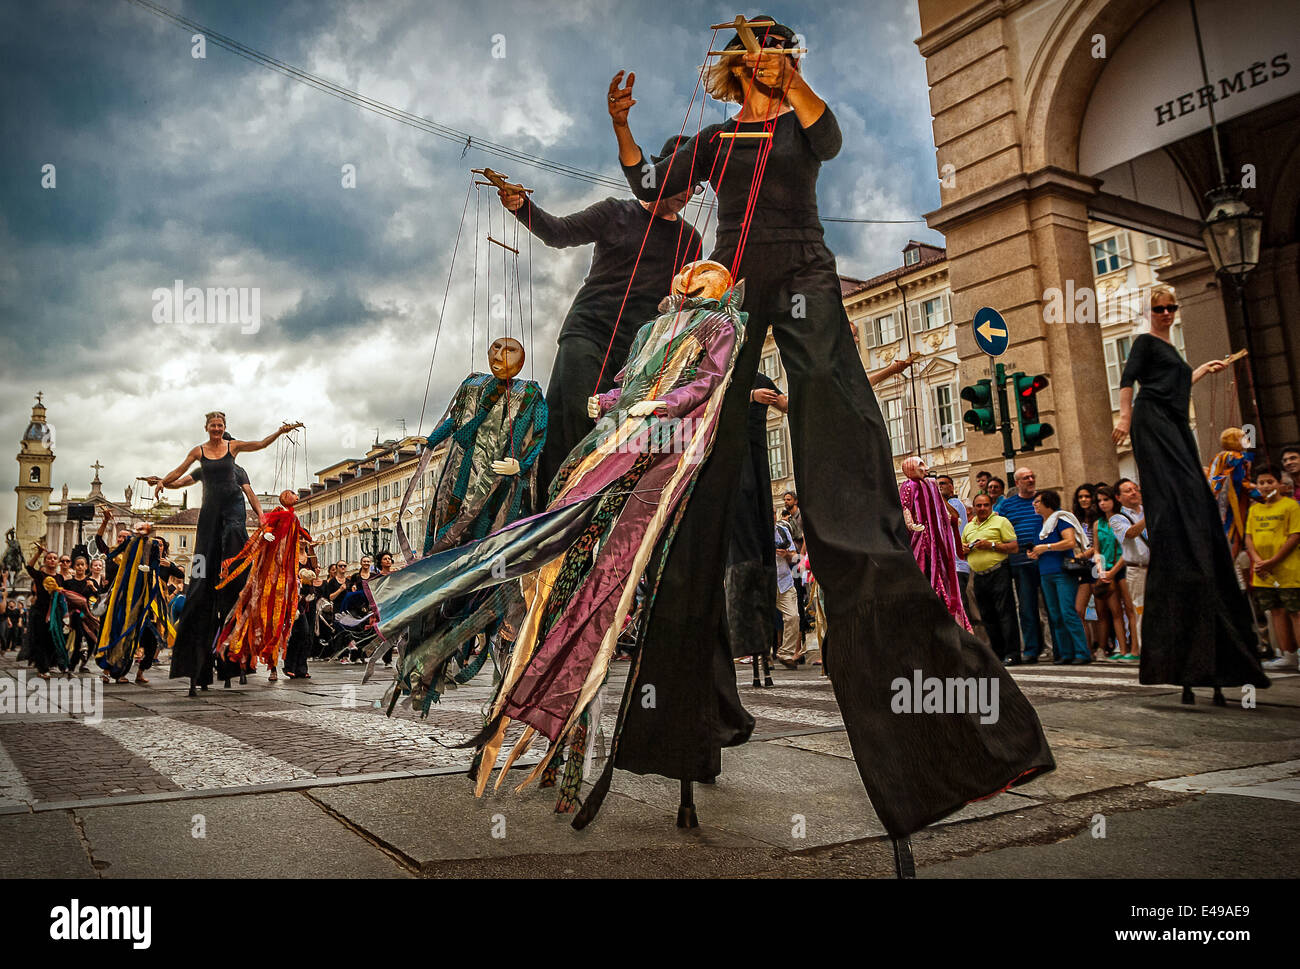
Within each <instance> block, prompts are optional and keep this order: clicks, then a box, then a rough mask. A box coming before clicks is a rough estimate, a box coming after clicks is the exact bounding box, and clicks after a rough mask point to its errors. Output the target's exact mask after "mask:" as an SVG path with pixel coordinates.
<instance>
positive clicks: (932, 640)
mask: <svg viewBox="0 0 1300 969" xmlns="http://www.w3.org/2000/svg"><path fill="white" fill-rule="evenodd" d="M736 127H739V128H741V129H744V130H750V131H757V130H759V129H760V128H761V127H762V125H761V124H760V123H757V122H755V123H740V124H737V123H736V122H734V121H729V122H725V123H724V124H721V125H710V126H708V127H706V128H704V129H702V131H701V132H700V133H699V134H698V135H696V136H694V137H693V138H691V139H690V140H689V141H687V142H686V143H685V144H683V146H682V147H681V149H680V150H679V151H678V152H677V154H676V155H674V156H673V157H672V159H671V161H672V168H671V174H670V173H669V161H664V162H662V163H660V164H659V165H658V166H656V171H655V176H656V177H655V179H654V180H653V183H652V184H654V185H655V186H663V188H662V191H663V194H664V195H665V196H668V195H672V194H674V193H676V192H680V191H682V190H684V189H685V188H687V187H688V186H689V185H690V184H692V183H693V182H694V181H695V180H703V179H705V178H708V179H709V181H710V183H711V184H712V185H713V187H714V191H715V192H717V194H718V231H717V248H716V250H715V251H714V253H713V255H712V256H711V257H710V258H712V259H715V260H717V261H719V262H721V263H723V264H724V265H727V266H730V265H731V264H732V263H733V262H734V260H735V255H736V251H737V247H738V245H739V237H740V232H741V228H742V221H743V217H744V214H745V211H746V206H747V201H748V198H749V190H750V186H751V184H752V179H753V174H754V171H755V167H756V161H757V159H758V151H759V147H760V142H761V141H762V139H755V138H737V139H719V138H717V137H716V136H717V134H718V133H719V131H720V130H722V129H724V128H725V129H727V130H731V129H733V128H736ZM840 144H841V137H840V131H839V125H838V123H837V122H836V120H835V116H834V114H833V113H832V111H831V109H830V108H829V107H827V108H826V109H825V110H824V112H823V113H822V115H821V117H819V118H818V119H817V121H815V122H814V123H813V124H811V125H809V126H808V127H807V128H805V127H803V126H802V125H801V124H800V122H799V120H798V118H797V117H796V115H795V114H794V112H788V113H786V114H783V115H781V116H780V117H779V118H778V119H776V121H775V123H774V127H773V131H772V136H771V149H770V155H769V156H768V158H767V162H766V167H765V172H764V176H763V180H762V183H761V186H760V188H759V191H758V197H757V200H756V205H755V207H754V210H753V215H752V219H751V223H750V229H749V236H748V240H747V242H746V244H745V249H744V252H743V258H742V259H741V260H740V263H739V265H738V266H737V267H736V268H735V270H734V272H733V276H734V277H735V278H736V279H737V280H740V279H743V280H744V281H745V285H746V290H745V303H744V310H745V311H746V312H747V313H748V314H749V320H748V325H747V332H746V334H745V344H744V347H743V348H742V350H741V353H740V357H739V359H738V360H737V362H736V365H735V369H734V371H733V374H732V381H731V385H730V387H729V388H728V390H727V393H726V397H725V398H724V403H723V406H722V412H721V415H720V418H719V426H718V432H717V439H716V442H715V444H714V447H713V451H712V453H711V454H710V456H709V458H708V459H707V461H706V462H705V464H704V466H703V468H702V469H701V471H700V474H699V477H698V478H697V480H696V483H695V488H694V491H693V493H692V496H691V499H690V503H689V505H688V506H687V507H686V510H685V513H684V515H683V516H682V519H681V521H680V523H679V525H678V528H677V532H676V537H675V539H674V541H673V543H672V547H671V550H670V551H669V553H668V558H667V566H666V569H665V572H664V575H663V578H662V580H661V582H660V583H659V586H658V588H657V589H656V590H655V598H654V601H653V604H652V607H651V613H650V617H649V620H648V624H647V627H646V630H645V633H644V639H643V646H642V649H641V651H640V652H641V655H642V657H643V661H642V664H641V667H640V668H639V670H637V671H636V675H634V676H629V678H628V684H629V685H628V689H629V691H630V690H632V689H633V688H634V686H635V684H636V683H637V682H642V683H653V684H655V686H656V693H657V703H656V705H655V707H654V708H652V709H647V708H644V707H642V706H641V705H640V704H637V703H634V702H630V700H629V699H628V697H629V696H630V694H626V695H625V698H624V703H625V705H626V707H627V710H628V713H627V718H626V727H625V729H624V731H623V735H622V737H621V739H616V744H617V745H618V746H617V751H616V754H615V757H614V758H611V761H612V762H613V763H616V765H617V766H618V767H620V768H623V769H626V770H631V771H634V772H636V773H643V774H644V773H655V774H661V775H663V776H666V777H675V778H679V779H683V780H709V779H712V778H713V777H716V776H717V775H718V774H719V773H720V772H721V751H720V749H719V745H718V738H719V737H720V736H721V734H722V731H723V728H724V726H725V718H726V716H727V713H728V711H729V710H730V709H731V704H732V703H733V702H734V698H735V697H736V680H735V668H734V666H732V663H731V659H730V655H729V654H730V650H729V649H728V646H727V636H726V631H725V629H724V625H723V615H724V612H725V596H724V594H723V582H722V576H723V573H724V569H725V564H726V556H727V550H728V544H729V543H728V541H727V534H726V532H727V529H728V528H729V527H730V525H731V522H732V521H733V515H734V500H735V495H736V483H737V481H738V480H739V477H740V465H741V462H742V460H744V459H745V454H746V447H745V440H746V439H745V421H746V412H747V410H748V402H749V391H750V388H751V387H753V382H754V375H755V374H756V373H757V371H758V363H759V359H760V357H761V355H762V348H763V339H764V337H765V336H766V334H767V330H768V327H769V326H771V327H772V328H773V331H774V334H775V337H776V342H777V346H778V347H779V348H780V351H781V360H782V363H783V364H784V366H785V370H786V374H787V376H788V378H789V396H790V410H789V421H790V436H791V439H792V442H793V450H794V470H795V479H796V483H797V487H798V491H799V498H800V505H801V507H802V509H803V520H804V534H805V538H806V541H807V546H808V551H809V557H810V559H811V564H812V568H813V571H814V572H815V573H816V575H817V579H818V582H819V583H820V584H821V586H822V588H823V589H824V590H825V597H826V614H827V630H828V631H827V638H826V643H825V645H824V647H823V650H824V657H825V658H824V663H825V669H826V672H827V674H828V675H829V677H830V679H831V684H832V687H833V688H834V690H835V697H836V699H837V701H838V702H839V706H840V711H841V714H842V715H843V717H844V724H845V729H846V731H847V733H848V736H849V742H850V744H851V746H852V748H853V755H854V759H855V760H856V762H857V766H858V771H859V773H860V774H861V776H862V781H863V784H864V786H865V787H866V790H867V794H868V796H869V797H870V798H871V803H872V806H873V807H874V808H875V810H876V813H877V814H878V815H879V817H880V820H881V822H882V823H883V824H884V826H885V829H886V830H887V831H888V832H889V833H890V834H891V835H893V836H895V837H899V836H903V835H907V834H910V833H911V832H913V831H916V830H918V829H919V828H922V827H924V826H925V825H927V824H930V823H931V822H934V821H937V820H939V819H940V818H943V817H946V816H947V815H949V814H952V813H953V812H954V811H957V810H960V809H961V808H962V806H963V805H965V804H966V803H968V802H969V801H972V800H976V799H979V798H983V797H986V796H988V795H991V794H993V793H995V792H998V791H1001V790H1003V789H1004V788H1006V787H1008V786H1009V785H1012V784H1015V783H1020V782H1023V781H1025V780H1028V779H1029V778H1030V777H1032V776H1034V775H1036V774H1039V773H1042V772H1045V771H1047V770H1051V769H1052V768H1054V767H1055V766H1056V765H1055V762H1054V761H1053V759H1052V755H1051V751H1050V750H1049V748H1048V746H1047V739H1046V738H1045V737H1044V735H1043V730H1042V726H1041V724H1040V723H1039V722H1038V716H1037V715H1036V714H1035V712H1034V709H1033V707H1031V706H1030V704H1029V702H1028V701H1027V700H1026V699H1025V698H1024V696H1023V694H1021V692H1020V690H1019V689H1018V688H1017V686H1016V684H1015V681H1014V680H1012V679H1011V677H1010V675H1009V674H1008V673H1007V672H1006V670H1004V669H1003V666H1002V663H1001V661H1000V659H999V658H998V657H997V656H995V655H993V651H992V650H991V649H989V647H988V646H987V645H985V644H984V643H982V642H980V641H979V640H978V639H976V638H975V637H974V636H972V635H971V634H969V633H967V632H965V631H964V630H962V629H961V628H960V627H958V626H957V624H956V623H955V622H953V620H952V616H951V615H949V613H948V610H947V608H945V606H944V605H943V603H942V602H940V601H939V598H938V597H937V596H936V595H935V593H934V590H933V589H932V588H931V587H930V583H929V582H928V581H927V580H926V578H925V576H924V575H922V574H921V570H920V569H919V568H918V567H917V564H916V560H915V559H914V558H913V557H912V550H911V544H910V542H909V540H908V532H907V530H906V527H905V526H904V524H903V510H902V506H901V504H900V503H899V498H898V488H897V485H896V484H895V479H894V462H893V454H892V450H891V447H890V439H889V433H888V430H887V429H886V427H885V422H884V419H883V418H882V417H881V413H880V405H879V403H878V402H877V400H876V396H875V394H874V392H873V391H872V389H871V385H870V384H869V383H868V381H867V375H866V372H865V370H864V369H863V368H862V367H861V366H859V365H857V362H856V352H855V348H854V345H853V339H852V333H851V330H850V325H849V320H848V316H847V314H846V312H845V310H844V302H843V298H842V296H841V292H840V280H839V274H838V272H837V270H836V266H835V257H834V255H833V254H832V253H831V251H830V250H829V249H828V248H827V247H826V245H825V243H824V241H823V230H822V226H821V221H820V219H819V217H818V214H817V190H816V183H817V175H818V172H819V170H820V168H821V164H822V162H823V161H825V160H828V159H830V158H833V157H834V156H835V155H836V154H837V153H838V152H839V149H840ZM728 152H729V153H730V155H729V157H725V156H727V153H728ZM724 164H725V166H726V167H725V175H724V174H723V172H724V169H723V165H724ZM624 175H625V177H626V178H627V179H628V184H629V186H630V187H631V189H632V192H633V194H634V195H637V196H638V197H639V198H642V199H644V200H647V201H653V200H654V198H655V196H657V195H658V193H659V188H657V187H656V188H647V187H646V184H645V182H643V181H642V179H643V173H642V171H641V167H640V165H639V164H638V165H630V166H625V167H624ZM649 181H651V180H650V179H646V182H649ZM918 670H919V671H922V673H923V675H924V676H925V677H937V678H940V679H954V680H955V679H962V680H967V679H969V678H972V677H973V678H975V680H976V682H984V683H988V682H991V681H993V680H996V682H997V686H998V691H999V702H1000V710H999V716H998V717H997V719H996V721H995V722H992V723H981V722H980V720H981V717H980V716H979V714H978V713H976V712H971V711H967V712H962V713H956V712H954V713H945V714H938V715H925V714H921V715H910V716H909V715H905V714H904V715H899V714H897V713H895V712H893V709H892V708H891V701H892V700H893V698H894V696H895V693H894V691H893V690H892V689H891V684H893V683H894V682H895V681H896V680H897V679H898V678H900V677H901V678H904V679H905V680H910V678H911V677H912V676H913V675H914V673H915V672H916V671H918ZM608 784H609V775H608V773H606V774H604V775H602V777H601V778H600V780H599V781H598V782H597V786H596V788H594V789H593V791H592V793H591V794H589V795H588V804H587V805H584V809H583V811H582V812H580V813H579V816H578V817H577V818H575V819H574V823H575V824H576V825H581V824H585V823H586V822H587V821H588V820H589V819H590V816H591V815H592V814H593V813H594V811H595V809H596V807H598V805H599V801H600V798H601V797H603V795H604V793H605V791H607V790H608ZM588 806H590V808H591V809H590V810H588Z"/></svg>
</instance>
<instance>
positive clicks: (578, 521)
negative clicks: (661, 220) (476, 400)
mask: <svg viewBox="0 0 1300 969" xmlns="http://www.w3.org/2000/svg"><path fill="white" fill-rule="evenodd" d="M743 298H744V293H743V284H740V285H737V286H735V287H734V288H732V286H731V274H730V273H729V272H728V271H727V269H726V267H724V266H722V265H720V264H718V263H715V262H708V261H703V262H698V263H691V264H689V265H687V266H685V267H683V269H682V271H681V272H680V273H679V274H678V276H677V277H676V278H675V279H674V281H673V293H672V295H670V296H669V297H667V298H666V299H665V300H664V302H663V303H661V304H660V315H659V316H658V317H656V318H655V319H654V320H653V321H651V322H650V323H647V324H646V325H645V326H643V327H642V328H641V330H640V331H639V332H638V333H637V336H636V340H635V341H634V343H633V345H632V349H631V352H630V354H629V358H628V362H627V365H626V366H625V367H624V369H623V371H622V372H621V373H620V374H619V375H618V378H617V379H618V385H617V386H616V387H615V389H613V390H612V391H610V392H609V393H606V394H602V395H600V396H598V397H592V398H591V399H590V401H589V411H588V412H589V413H590V414H591V416H592V417H593V418H595V419H597V424H596V427H595V428H594V429H593V430H592V432H591V433H590V434H588V435H587V437H586V438H584V439H583V440H582V441H581V442H580V443H579V444H578V446H577V447H575V448H574V450H573V451H572V452H571V453H570V455H569V457H568V459H567V460H566V461H565V463H564V465H563V466H562V467H561V469H560V471H559V473H558V474H557V475H556V477H555V481H554V482H553V483H552V486H551V493H550V498H551V501H550V505H549V506H548V508H547V510H546V511H545V512H543V513H541V514H538V515H535V516H533V517H531V518H528V519H524V520H522V521H519V522H516V523H515V524H514V525H511V526H508V527H506V528H505V529H502V530H501V531H498V532H495V533H493V534H492V535H490V536H488V537H487V538H486V539H484V540H482V541H479V542H473V543H470V544H468V545H466V546H465V547H463V548H461V549H455V550H451V551H449V552H445V553H442V554H437V555H433V556H430V557H428V558H426V559H424V560H422V561H420V562H417V563H415V564H414V565H411V566H408V567H407V568H406V569H403V570H401V571H400V572H396V573H394V574H392V575H390V576H384V577H382V578H379V579H375V580H373V581H372V582H371V583H370V591H371V594H372V597H373V599H374V604H375V607H376V609H377V611H378V614H379V619H380V631H381V633H388V632H390V631H393V632H395V631H396V630H398V629H401V628H402V627H404V626H406V625H407V624H409V623H411V622H412V621H413V620H414V619H417V618H418V617H420V616H422V615H426V614H428V612H429V611H430V610H432V609H435V608H436V607H437V604H438V603H439V602H442V601H445V600H446V599H448V598H451V597H452V596H456V595H461V594H464V593H465V592H468V591H474V590H477V589H482V588H486V587H489V586H492V585H494V584H495V585H498V586H499V587H500V588H503V589H505V588H509V586H510V585H512V583H510V582H508V580H509V579H512V578H514V577H517V576H522V579H523V581H522V588H523V598H524V602H525V604H526V614H525V615H524V616H523V619H522V622H521V625H520V628H519V630H518V635H517V637H516V639H515V641H514V645H513V649H512V650H511V652H510V654H509V658H508V661H507V664H506V667H505V670H504V675H503V678H502V682H501V684H500V686H499V689H498V692H497V694H496V697H495V699H494V701H493V704H492V709H491V713H490V716H489V718H488V723H487V725H486V726H485V728H484V729H483V731H482V732H481V733H480V734H479V736H478V737H476V738H474V740H473V741H472V743H473V744H474V745H476V746H479V747H480V750H481V758H480V761H479V763H478V765H477V768H476V771H475V774H476V779H477V787H478V792H479V793H482V791H483V789H484V787H485V786H486V784H487V781H488V777H489V775H490V773H491V772H492V769H493V767H494V766H495V765H496V762H497V759H498V757H499V756H500V752H501V748H502V745H503V743H504V741H505V737H506V731H507V727H508V726H509V725H510V723H511V722H512V721H519V722H520V723H522V724H523V725H524V726H525V730H524V732H523V734H522V736H521V737H520V738H519V739H518V741H517V742H516V743H515V744H514V747H513V749H512V751H511V753H510V755H509V758H508V760H507V762H506V764H505V766H504V767H503V768H502V771H501V775H500V776H499V777H498V780H497V784H498V785H499V784H500V783H501V779H502V778H503V777H504V776H505V771H506V770H507V769H508V768H509V767H510V765H511V764H513V763H514V762H515V761H516V760H517V759H518V758H519V757H520V756H521V755H522V754H523V753H524V752H525V751H526V750H527V749H528V748H529V746H530V744H531V743H532V742H533V740H534V739H535V737H536V735H537V734H539V733H540V734H542V735H544V736H545V737H546V738H547V739H548V740H549V741H550V742H551V744H550V750H549V752H548V753H547V755H546V757H545V758H543V759H542V760H541V762H540V763H538V764H537V765H536V767H535V768H534V769H533V771H532V772H531V773H530V774H529V775H528V777H527V779H526V780H525V781H524V784H525V785H526V784H528V783H529V782H531V781H533V780H534V779H536V778H538V777H539V776H543V775H544V774H545V773H546V772H547V771H548V767H550V764H551V762H552V761H553V760H554V759H555V758H556V756H557V755H558V753H559V751H560V749H561V747H562V746H563V745H564V744H565V742H566V741H567V742H568V743H569V746H570V751H571V755H570V757H569V759H568V764H567V765H566V769H565V776H564V780H563V784H562V786H561V805H560V807H558V808H557V809H558V810H568V809H571V807H572V803H573V801H574V800H575V799H576V796H577V792H578V790H579V788H580V785H581V780H582V773H581V771H582V762H583V757H582V756H581V754H582V753H583V752H584V747H585V738H586V734H587V730H588V726H589V724H591V723H592V722H593V721H594V719H595V717H594V716H593V715H592V709H591V708H592V705H593V701H596V700H597V698H598V696H599V693H600V687H601V685H602V684H603V683H604V681H605V676H606V673H607V671H608V668H609V663H610V660H611V658H612V656H613V654H614V650H615V647H616V645H617V641H618V634H619V631H620V629H621V627H622V621H623V619H624V617H626V616H627V615H628V613H629V611H630V610H631V608H632V606H633V603H634V599H635V594H636V587H637V583H638V580H639V579H640V578H641V576H642V575H643V573H646V572H647V569H648V568H649V569H650V575H649V579H650V594H649V601H653V598H654V585H655V581H656V579H657V576H658V574H659V571H658V570H659V569H661V568H662V564H663V561H664V557H665V553H666V550H667V548H668V546H669V544H670V543H671V540H672V535H673V531H674V525H675V523H676V521H677V520H678V516H679V515H680V513H681V511H682V508H683V506H684V505H685V502H686V499H687V496H688V495H689V493H690V490H691V488H692V486H693V484H694V481H695V477H696V475H697V474H698V472H699V470H700V466H701V465H702V463H703V462H704V460H705V458H706V457H707V456H708V453H709V451H710V449H711V448H712V446H713V441H714V438H715V436H716V431H717V420H718V415H719V409H720V407H721V403H722V398H723V394H724V393H725V390H726V387H727V385H728V383H729V381H730V379H731V372H732V368H733V366H734V363H735V359H736V356H737V354H738V352H739V348H740V343H741V340H742V339H743V332H744V321H745V314H744V313H742V312H740V306H741V303H742V301H743ZM634 682H635V671H634V672H633V673H632V674H630V676H629V683H630V684H631V683H634ZM632 694H633V690H632V688H631V687H629V688H628V691H627V692H626V693H625V696H624V702H623V706H622V708H621V709H620V711H619V717H618V725H619V726H618V727H616V729H615V734H614V737H613V743H614V746H615V749H617V743H618V731H619V729H621V726H622V723H623V721H624V717H625V715H626V710H627V705H628V703H629V702H630V701H629V699H628V698H629V697H631V696H632ZM613 756H614V754H613V752H611V754H610V763H612V761H613ZM601 784H603V785H604V786H605V787H607V786H608V782H607V780H606V779H605V778H603V777H602V781H601ZM521 786H522V785H521ZM600 786H601V785H599V784H598V787H600ZM602 793H603V791H602ZM566 802H567V804H566ZM597 802H598V799H597Z"/></svg>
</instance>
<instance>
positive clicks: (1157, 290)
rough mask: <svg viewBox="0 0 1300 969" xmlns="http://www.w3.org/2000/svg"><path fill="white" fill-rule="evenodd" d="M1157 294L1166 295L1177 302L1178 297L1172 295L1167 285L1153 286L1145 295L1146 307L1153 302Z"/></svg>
mask: <svg viewBox="0 0 1300 969" xmlns="http://www.w3.org/2000/svg"><path fill="white" fill-rule="evenodd" d="M1157 296H1168V297H1169V298H1170V299H1171V300H1172V301H1173V302H1175V303H1176V302H1178V297H1177V296H1175V295H1174V291H1173V290H1172V289H1170V288H1169V287H1168V286H1153V287H1151V292H1150V294H1148V296H1147V307H1148V308H1150V307H1151V306H1152V305H1153V304H1154V303H1155V301H1156V297H1157Z"/></svg>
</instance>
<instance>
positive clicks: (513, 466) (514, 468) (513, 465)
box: [492, 458, 519, 474]
mask: <svg viewBox="0 0 1300 969" xmlns="http://www.w3.org/2000/svg"><path fill="white" fill-rule="evenodd" d="M492 470H493V471H495V472H496V473H497V474H518V473H519V462H518V461H516V460H515V459H514V458H506V459H505V460H504V461H493V462H492Z"/></svg>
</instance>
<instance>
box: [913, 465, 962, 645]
mask: <svg viewBox="0 0 1300 969" xmlns="http://www.w3.org/2000/svg"><path fill="white" fill-rule="evenodd" d="M929 470H930V469H929V468H928V467H926V465H925V462H924V461H922V460H921V459H920V458H918V457H910V458H906V459H904V461H903V474H904V475H906V476H907V480H906V481H904V482H903V483H902V484H901V485H899V486H898V500H899V501H900V502H901V503H902V505H903V521H904V522H906V523H907V530H908V532H909V534H910V537H911V540H912V555H913V556H914V557H915V558H916V564H917V565H919V566H920V567H921V571H922V573H924V574H925V577H926V578H927V579H928V580H929V581H930V585H931V586H932V587H933V588H934V592H935V595H937V596H938V597H939V600H940V601H941V602H942V603H943V604H944V606H945V607H946V608H947V610H948V612H949V613H950V614H951V615H952V617H953V619H955V620H957V625H959V626H961V628H962V629H964V630H966V631H967V632H970V631H971V626H970V619H969V618H968V617H967V616H966V608H965V606H963V605H962V601H961V586H960V585H959V584H958V582H957V540H956V536H955V535H954V534H953V529H952V523H951V519H950V517H949V514H950V511H951V509H950V508H949V507H948V503H947V502H946V501H944V500H943V495H941V494H940V493H939V485H938V483H937V482H936V481H935V480H934V478H930V477H927V474H928V473H929Z"/></svg>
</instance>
